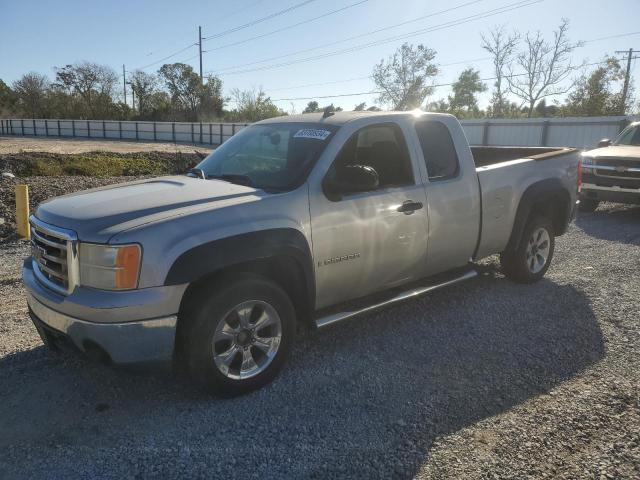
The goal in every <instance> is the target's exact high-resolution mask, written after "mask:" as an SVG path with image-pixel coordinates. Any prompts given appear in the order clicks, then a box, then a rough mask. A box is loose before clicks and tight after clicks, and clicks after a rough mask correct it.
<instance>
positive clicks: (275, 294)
mask: <svg viewBox="0 0 640 480" xmlns="http://www.w3.org/2000/svg"><path fill="white" fill-rule="evenodd" d="M192 298H193V305H191V306H190V308H187V309H185V312H184V314H183V315H181V320H180V321H181V322H183V321H184V322H185V323H184V324H183V325H182V327H183V332H182V334H181V335H180V341H181V345H180V348H181V352H182V355H183V358H184V359H185V361H186V364H187V368H188V371H189V373H190V374H191V376H192V377H193V378H194V380H196V381H197V382H198V383H199V384H200V385H202V386H203V387H204V388H205V389H207V390H209V391H211V392H213V393H217V394H220V395H223V396H235V395H240V394H243V393H246V392H249V391H251V390H254V389H257V388H260V387H262V386H264V385H266V384H267V383H269V382H270V381H271V380H273V379H274V378H275V376H276V375H277V374H278V372H279V371H280V369H281V367H282V365H283V364H284V361H285V360H286V358H287V356H288V354H289V352H290V350H291V347H292V345H293V341H294V335H295V314H294V309H293V306H292V304H291V301H290V300H289V297H288V296H287V294H286V293H285V292H284V291H283V290H282V289H281V288H280V287H279V286H278V285H276V284H275V283H272V282H270V281H268V280H265V279H263V278H261V277H257V276H251V275H247V276H243V277H240V278H237V279H235V280H234V281H231V282H230V283H225V286H224V287H221V286H220V284H218V285H217V286H215V285H212V286H211V287H210V288H206V287H205V288H203V289H201V290H200V291H199V292H198V293H197V294H196V295H195V296H194V297H192Z"/></svg>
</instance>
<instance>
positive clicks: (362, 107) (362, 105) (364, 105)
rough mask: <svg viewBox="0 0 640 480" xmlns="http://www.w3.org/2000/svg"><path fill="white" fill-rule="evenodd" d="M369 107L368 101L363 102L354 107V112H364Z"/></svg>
mask: <svg viewBox="0 0 640 480" xmlns="http://www.w3.org/2000/svg"><path fill="white" fill-rule="evenodd" d="M366 109H367V102H362V103H359V104H357V105H356V106H355V107H353V111H354V112H363V111H365V110H366Z"/></svg>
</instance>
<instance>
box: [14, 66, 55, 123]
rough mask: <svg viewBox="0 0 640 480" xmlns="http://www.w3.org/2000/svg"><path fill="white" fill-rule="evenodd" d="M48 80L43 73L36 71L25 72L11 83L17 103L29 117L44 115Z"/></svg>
mask: <svg viewBox="0 0 640 480" xmlns="http://www.w3.org/2000/svg"><path fill="white" fill-rule="evenodd" d="M48 89H49V80H48V79H47V77H45V76H44V75H41V74H39V73H36V72H30V73H26V74H24V75H23V76H22V78H20V80H16V81H15V82H14V83H13V90H14V93H15V95H16V97H17V100H18V105H19V106H20V107H21V108H22V110H23V111H24V112H25V113H26V114H28V115H29V116H30V117H31V118H41V117H43V116H45V103H46V98H47V90H48Z"/></svg>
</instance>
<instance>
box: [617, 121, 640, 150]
mask: <svg viewBox="0 0 640 480" xmlns="http://www.w3.org/2000/svg"><path fill="white" fill-rule="evenodd" d="M613 144H614V145H635V146H640V125H634V126H631V127H627V128H625V129H624V130H623V131H622V133H621V134H620V135H618V138H616V141H615V142H613Z"/></svg>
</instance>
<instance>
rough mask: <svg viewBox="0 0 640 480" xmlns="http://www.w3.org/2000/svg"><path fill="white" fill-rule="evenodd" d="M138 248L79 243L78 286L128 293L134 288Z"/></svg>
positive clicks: (138, 263)
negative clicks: (127, 291) (125, 291)
mask: <svg viewBox="0 0 640 480" xmlns="http://www.w3.org/2000/svg"><path fill="white" fill-rule="evenodd" d="M141 258H142V251H141V249H140V245H137V244H131V245H99V244H95V243H80V254H79V259H80V284H81V285H84V286H86V287H93V288H100V289H104V290H131V289H133V288H136V287H137V286H138V276H139V274H140V260H141Z"/></svg>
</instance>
